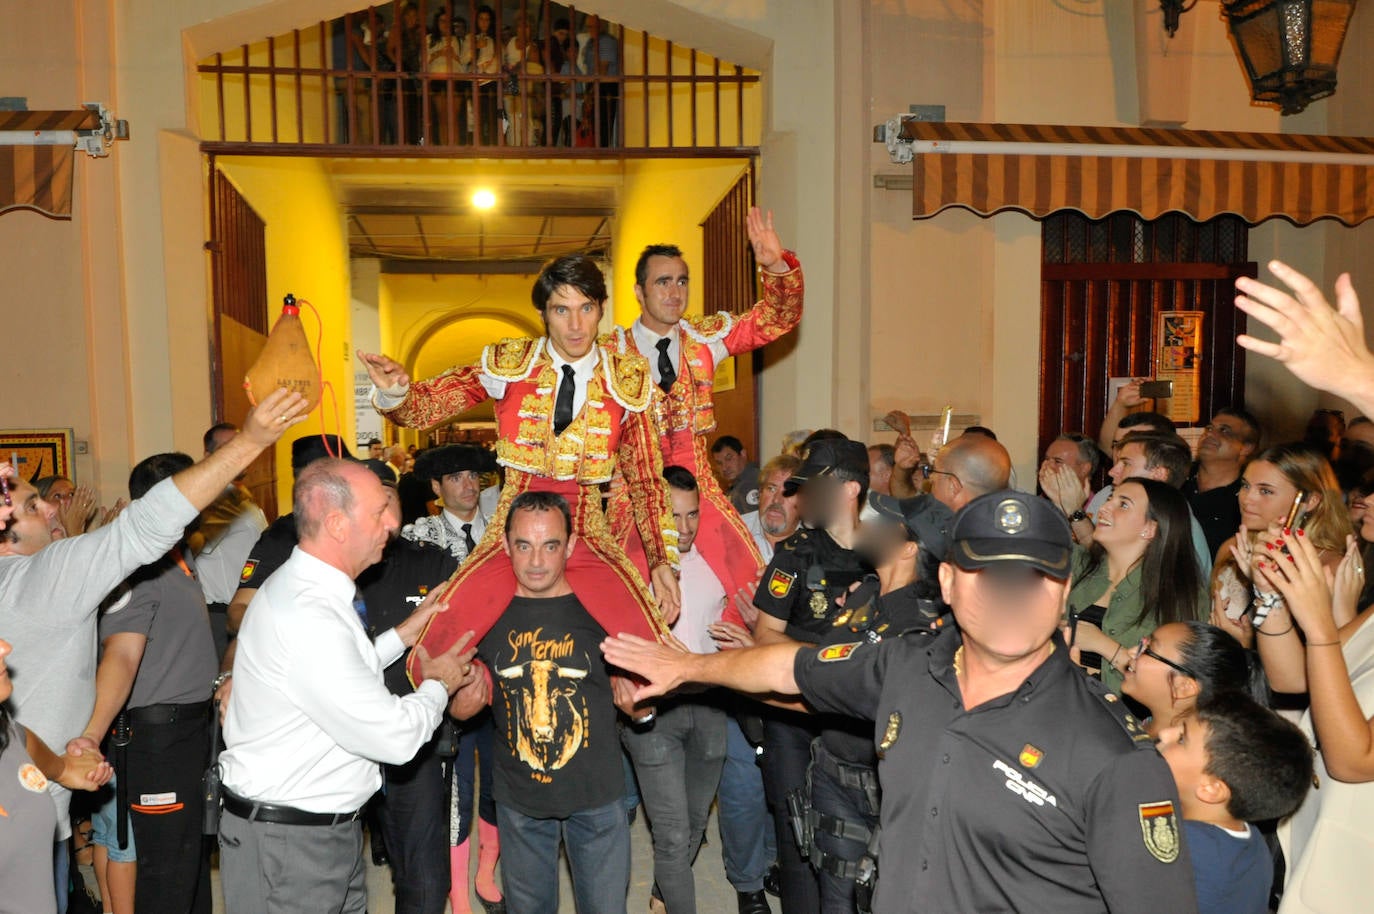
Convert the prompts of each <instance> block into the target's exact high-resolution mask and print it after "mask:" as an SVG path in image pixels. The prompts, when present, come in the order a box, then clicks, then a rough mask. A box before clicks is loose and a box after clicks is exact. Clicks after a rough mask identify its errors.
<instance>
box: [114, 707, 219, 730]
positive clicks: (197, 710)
mask: <svg viewBox="0 0 1374 914" xmlns="http://www.w3.org/2000/svg"><path fill="white" fill-rule="evenodd" d="M209 715H210V702H208V701H196V702H192V703H191V704H186V705H144V706H143V707H141V708H130V709H129V723H130V724H132V725H134V726H138V725H139V724H143V725H144V726H148V725H152V724H174V723H176V722H177V721H179V720H180V721H187V720H209V719H210V716H209Z"/></svg>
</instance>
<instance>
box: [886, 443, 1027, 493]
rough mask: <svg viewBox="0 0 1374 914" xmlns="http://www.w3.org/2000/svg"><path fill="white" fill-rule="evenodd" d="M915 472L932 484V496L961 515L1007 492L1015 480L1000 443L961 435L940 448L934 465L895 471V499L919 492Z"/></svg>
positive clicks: (1008, 455) (893, 478) (1008, 459)
mask: <svg viewBox="0 0 1374 914" xmlns="http://www.w3.org/2000/svg"><path fill="white" fill-rule="evenodd" d="M914 471H919V472H920V473H921V475H922V476H923V477H924V478H925V479H929V480H930V494H931V495H934V496H935V498H936V499H937V500H939V501H940V502H942V503H943V504H944V505H945V506H946V507H948V508H949V509H950V510H951V511H956V512H957V511H958V510H959V509H960V508H962V507H963V506H964V505H966V504H968V503H969V502H971V501H973V499H975V498H977V497H978V496H979V495H983V494H985V493H987V492H996V491H998V490H999V489H1005V488H1007V485H1008V483H1009V481H1010V480H1011V455H1010V454H1008V453H1007V449H1006V448H1005V447H1003V446H1002V445H1001V443H1000V442H997V441H994V440H993V439H991V438H987V437H985V436H983V435H961V436H959V437H958V438H955V439H954V440H953V441H951V442H950V443H949V444H947V445H945V446H944V447H942V448H940V450H939V451H938V452H937V453H936V454H935V460H934V461H933V462H932V463H930V464H928V465H926V466H919V467H915V468H913V472H912V473H901V472H896V471H894V472H893V474H892V494H893V495H894V496H896V497H897V498H909V497H911V496H912V495H915V494H916V493H917V492H918V491H919V488H918V486H917V484H916V479H915V472H914Z"/></svg>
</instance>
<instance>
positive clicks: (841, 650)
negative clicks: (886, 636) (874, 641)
mask: <svg viewBox="0 0 1374 914" xmlns="http://www.w3.org/2000/svg"><path fill="white" fill-rule="evenodd" d="M860 644H863V642H862V641H850V642H849V643H848V644H832V645H830V646H829V647H823V648H821V649H820V651H818V652H817V654H816V659H817V660H819V661H820V662H821V663H834V662H835V661H836V660H848V659H849V655H850V654H852V653H854V648H856V647H858V646H859V645H860Z"/></svg>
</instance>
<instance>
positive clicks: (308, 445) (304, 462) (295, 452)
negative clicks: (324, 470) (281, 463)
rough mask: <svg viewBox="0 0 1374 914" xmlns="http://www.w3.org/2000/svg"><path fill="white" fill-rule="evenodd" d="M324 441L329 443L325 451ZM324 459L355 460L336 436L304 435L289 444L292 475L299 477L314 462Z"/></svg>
mask: <svg viewBox="0 0 1374 914" xmlns="http://www.w3.org/2000/svg"><path fill="white" fill-rule="evenodd" d="M326 439H328V442H329V445H328V448H327V449H326V447H325V440H326ZM326 457H339V458H342V459H344V460H354V461H356V460H357V458H356V457H354V456H353V454H352V452H350V451H349V450H348V448H347V447H345V446H344V443H343V441H342V440H340V438H339V436H338V435H306V436H305V437H304V438H297V439H296V440H295V441H293V442H291V472H292V473H294V474H297V475H299V474H300V471H301V470H303V469H305V468H306V467H308V466H310V464H312V463H314V462H315V461H316V460H323V459H324V458H326Z"/></svg>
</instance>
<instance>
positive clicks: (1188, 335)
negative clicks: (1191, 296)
mask: <svg viewBox="0 0 1374 914" xmlns="http://www.w3.org/2000/svg"><path fill="white" fill-rule="evenodd" d="M1202 318H1203V312H1202V311H1161V312H1159V315H1158V316H1157V317H1156V318H1155V379H1156V380H1159V381H1173V382H1174V395H1173V397H1171V398H1170V399H1168V400H1161V401H1159V403H1158V404H1157V405H1156V409H1159V410H1160V412H1162V413H1164V415H1166V416H1168V417H1169V418H1170V419H1171V420H1173V421H1174V422H1175V423H1184V424H1191V423H1194V422H1197V421H1198V418H1199V415H1200V413H1201V412H1202V383H1201V381H1202Z"/></svg>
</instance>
